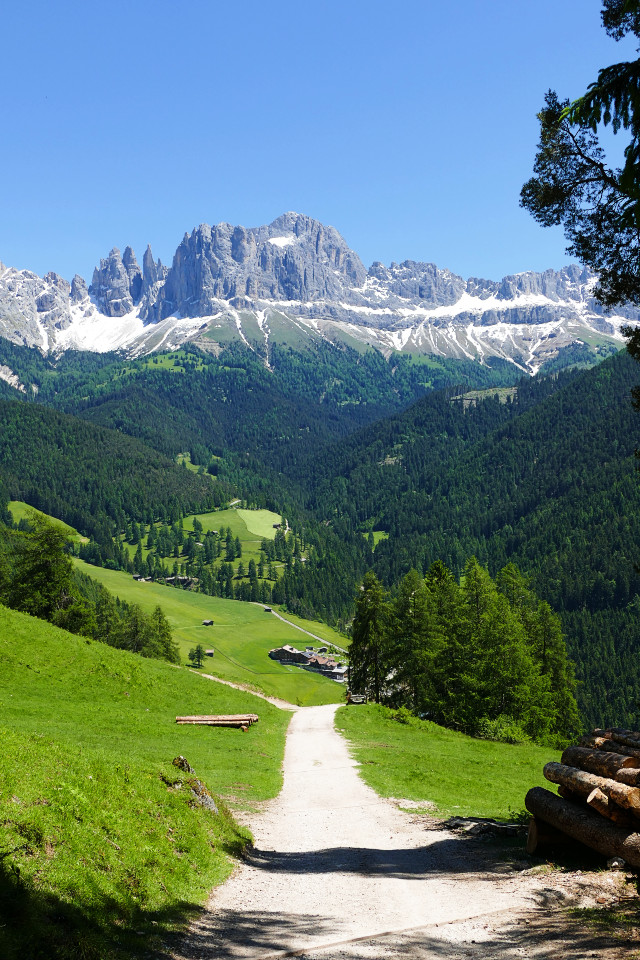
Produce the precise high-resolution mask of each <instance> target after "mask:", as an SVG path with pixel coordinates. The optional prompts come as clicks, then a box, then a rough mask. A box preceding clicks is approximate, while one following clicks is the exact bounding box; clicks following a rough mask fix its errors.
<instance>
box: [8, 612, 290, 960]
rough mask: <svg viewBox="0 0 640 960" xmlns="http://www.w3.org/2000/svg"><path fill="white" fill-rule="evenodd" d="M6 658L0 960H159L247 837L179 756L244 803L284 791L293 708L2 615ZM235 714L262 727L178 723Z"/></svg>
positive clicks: (215, 789)
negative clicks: (198, 792)
mask: <svg viewBox="0 0 640 960" xmlns="http://www.w3.org/2000/svg"><path fill="white" fill-rule="evenodd" d="M0 664H1V667H2V668H1V670H0V711H1V717H2V719H1V726H2V731H1V733H0V736H1V737H2V745H3V749H2V763H1V764H0V838H1V840H2V843H1V847H2V854H3V855H2V859H0V893H1V895H0V956H2V957H3V960H23V958H26V957H43V958H44V957H52V958H53V957H69V958H71V957H83V958H86V960H107V958H109V960H111V958H115V957H117V958H129V957H133V956H138V955H139V953H140V952H144V955H145V956H149V951H150V950H151V951H152V952H154V955H155V951H156V950H158V951H160V948H161V945H162V944H161V939H162V938H164V937H165V936H166V934H167V932H168V931H170V930H171V928H172V927H174V926H175V925H176V924H181V923H184V921H185V919H186V918H187V916H188V914H189V913H190V912H191V911H192V910H193V909H197V908H198V907H199V906H200V905H201V904H202V903H203V902H204V900H205V899H206V897H207V895H208V893H209V890H210V888H211V886H213V885H214V884H216V883H220V882H222V880H224V879H225V877H226V876H227V875H228V872H229V869H230V864H229V859H228V853H230V852H235V853H237V852H238V851H239V849H240V846H241V845H242V844H243V843H244V842H245V839H244V837H246V834H244V833H243V831H240V830H239V829H238V828H237V827H236V826H235V824H234V823H233V821H232V820H231V818H230V817H229V816H228V815H227V814H226V813H225V812H224V808H221V812H220V813H218V814H216V813H215V812H211V811H209V810H207V809H205V808H203V807H201V806H198V805H197V804H194V802H193V798H192V795H191V792H190V777H192V776H193V775H190V774H188V773H184V772H182V771H180V770H179V769H178V768H177V767H175V766H173V764H172V760H173V758H174V757H176V756H178V755H182V756H185V757H186V758H187V760H188V761H189V763H190V764H191V765H192V766H193V767H194V769H195V776H196V777H198V778H199V779H200V780H201V781H203V782H204V784H205V785H206V786H207V787H208V788H209V790H210V791H211V792H212V793H213V794H214V795H218V796H222V797H224V798H226V800H227V802H228V803H230V804H231V805H232V806H236V807H243V808H246V807H248V806H249V807H250V806H251V805H252V804H253V803H254V802H255V801H261V800H264V799H267V798H270V797H273V796H275V795H276V794H277V793H278V791H279V789H280V786H281V765H282V756H283V749H284V738H285V733H286V728H287V725H288V721H289V717H290V715H289V714H288V713H287V712H285V711H281V710H278V709H277V708H276V707H273V706H271V704H269V703H266V702H265V701H264V700H258V699H257V698H255V697H253V696H251V695H250V694H249V693H244V692H242V691H236V690H233V689H231V688H229V687H226V686H224V685H222V684H218V683H215V682H213V681H211V680H207V679H205V678H203V677H200V676H198V675H197V674H195V673H193V672H192V671H190V670H185V669H183V668H176V667H173V666H171V665H169V664H166V663H163V662H160V661H155V660H144V659H143V658H142V657H139V656H136V655H135V654H130V653H127V652H125V651H120V650H113V649H112V648H111V647H108V646H106V645H104V644H101V643H98V642H95V641H90V640H86V639H84V638H80V637H76V636H73V635H71V634H68V633H66V632H65V631H62V630H58V629H57V628H55V627H53V626H51V625H50V624H47V623H44V622H43V621H39V620H34V619H32V618H31V617H28V616H26V615H24V614H20V613H17V612H15V611H11V610H7V609H6V608H4V607H0ZM242 712H254V713H257V714H258V715H259V718H260V719H259V722H258V724H256V725H254V726H252V727H251V728H250V729H249V730H248V731H247V733H243V732H242V731H240V730H234V729H215V728H209V727H191V726H188V727H184V726H178V725H177V724H176V723H175V718H176V716H178V715H180V714H185V713H195V714H200V713H242ZM139 932H141V933H142V934H143V935H144V936H142V935H140V934H139Z"/></svg>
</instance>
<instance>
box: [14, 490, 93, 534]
mask: <svg viewBox="0 0 640 960" xmlns="http://www.w3.org/2000/svg"><path fill="white" fill-rule="evenodd" d="M8 507H9V511H10V513H11V516H12V517H13V522H14V523H20V521H21V520H29V519H30V518H31V517H33V515H34V514H35V515H36V516H38V517H46V519H47V520H49V521H50V523H52V524H53V525H54V526H55V527H58V528H59V529H60V530H62V532H63V533H65V534H66V535H67V536H68V537H69V539H70V540H72V541H73V542H74V543H86V542H87V538H86V537H83V536H81V535H80V534H79V533H78V531H77V530H76V529H75V528H74V527H71V526H69V524H68V523H65V522H64V520H58V519H57V518H56V517H50V516H49V514H48V513H43V512H42V510H36V508H35V507H30V506H29V504H28V503H23V502H22V500H10V501H9V503H8Z"/></svg>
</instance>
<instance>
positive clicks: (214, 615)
mask: <svg viewBox="0 0 640 960" xmlns="http://www.w3.org/2000/svg"><path fill="white" fill-rule="evenodd" d="M74 562H75V563H76V565H77V566H78V568H79V569H81V570H82V572H83V573H86V574H87V575H88V576H90V577H93V579H94V580H97V581H98V582H99V583H102V584H103V585H104V586H105V587H106V588H107V589H108V590H109V591H110V592H111V593H113V594H114V595H115V596H117V597H120V599H121V600H126V601H127V603H137V604H138V605H139V606H140V607H141V608H142V609H143V610H144V611H145V612H148V613H150V612H151V611H153V610H154V609H155V607H156V606H158V604H159V605H160V606H161V607H162V609H163V611H164V613H165V616H166V617H167V619H168V621H169V624H170V626H171V630H172V632H173V636H174V638H175V639H176V640H177V642H178V645H179V647H180V655H181V658H182V660H183V662H184V663H187V662H188V660H187V657H188V653H189V650H191V649H192V648H194V647H196V646H197V645H198V644H199V643H200V644H202V646H203V647H205V649H213V650H215V654H214V656H213V657H206V658H205V665H204V667H203V670H204V672H206V673H211V674H214V675H215V676H217V677H222V678H223V679H224V680H232V681H234V682H236V683H243V684H248V685H249V686H251V687H253V688H255V689H256V690H260V691H261V692H263V693H266V694H269V695H270V696H275V697H281V698H282V699H284V700H288V701H289V702H290V703H294V704H298V705H300V706H314V705H318V704H322V703H340V702H341V700H342V699H343V697H344V686H343V685H342V684H338V683H336V682H335V681H334V680H329V679H327V678H326V677H322V676H320V675H318V674H314V673H309V672H308V671H306V670H302V669H300V668H299V667H285V666H282V665H281V664H279V663H277V662H276V661H274V660H270V659H269V656H268V653H269V650H271V649H272V648H273V647H278V646H280V645H282V644H284V643H290V644H292V645H293V646H297V647H300V645H302V646H305V645H306V644H307V643H312V641H311V640H310V638H309V637H307V636H306V635H305V634H304V633H301V631H300V630H297V629H296V628H295V627H292V626H290V625H289V624H286V623H283V622H282V621H281V620H279V619H278V618H277V617H275V616H273V614H270V613H265V610H264V608H263V607H262V605H260V604H254V603H240V602H239V601H237V600H224V599H222V598H220V597H209V596H207V595H206V594H203V593H193V592H192V591H190V590H179V589H176V588H174V587H166V586H163V585H162V584H157V583H151V582H143V583H141V582H138V581H136V580H134V579H133V577H132V576H131V575H130V574H127V573H123V572H122V571H118V570H107V569H106V568H104V567H93V566H90V565H89V564H86V563H83V562H82V561H81V560H75V561H74ZM203 620H213V626H210V627H205V626H203V625H202V621H203ZM300 623H301V624H303V623H304V624H305V629H308V630H310V631H311V632H315V631H314V628H315V627H316V626H317V625H316V624H315V623H313V622H309V621H302V620H300ZM325 629H328V628H325ZM336 636H338V635H337V634H336Z"/></svg>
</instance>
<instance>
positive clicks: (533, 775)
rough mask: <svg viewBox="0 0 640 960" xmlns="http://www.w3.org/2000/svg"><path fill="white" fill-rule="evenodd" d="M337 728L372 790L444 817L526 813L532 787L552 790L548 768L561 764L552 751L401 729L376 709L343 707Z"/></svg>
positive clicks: (417, 727)
mask: <svg viewBox="0 0 640 960" xmlns="http://www.w3.org/2000/svg"><path fill="white" fill-rule="evenodd" d="M336 725H337V727H338V729H339V730H340V731H341V732H342V733H343V734H344V736H345V737H346V738H347V740H348V741H349V742H350V744H351V749H352V752H353V755H354V757H355V758H356V760H358V761H359V763H360V764H361V765H362V766H361V769H360V774H361V776H362V778H363V779H364V780H365V781H366V782H367V783H368V784H369V786H371V787H373V789H374V790H376V791H377V792H378V793H379V794H380V795H381V796H383V797H402V798H404V799H407V800H430V801H431V802H432V803H435V804H436V805H437V814H438V815H440V816H445V815H449V814H456V815H459V816H467V815H473V816H481V817H496V818H509V817H510V816H512V815H513V814H516V813H519V812H520V811H522V810H523V809H524V798H525V794H526V792H527V790H529V788H530V787H534V786H547V787H548V783H547V782H546V781H545V779H544V777H543V776H542V768H543V766H544V764H545V763H548V762H549V761H550V760H559V758H560V755H559V753H557V751H555V750H552V749H548V748H546V747H538V746H535V745H533V744H517V745H511V744H505V743H490V742H489V741H486V740H475V739H473V738H472V737H466V736H465V735H464V734H462V733H456V732H455V731H453V730H445V729H444V728H443V727H439V726H437V725H436V724H435V723H430V722H429V721H426V720H417V719H416V720H413V721H412V722H411V723H409V724H403V723H398V721H397V720H394V719H393V711H390V710H387V709H386V708H385V707H378V706H376V705H375V704H368V705H367V706H359V707H343V708H342V709H341V710H339V711H338V713H337V715H336Z"/></svg>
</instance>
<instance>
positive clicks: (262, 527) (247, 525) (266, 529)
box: [123, 464, 283, 570]
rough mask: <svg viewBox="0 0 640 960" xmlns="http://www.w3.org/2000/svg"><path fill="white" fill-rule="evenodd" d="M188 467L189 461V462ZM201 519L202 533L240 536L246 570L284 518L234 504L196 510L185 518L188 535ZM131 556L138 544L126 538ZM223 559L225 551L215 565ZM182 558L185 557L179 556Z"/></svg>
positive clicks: (170, 560)
mask: <svg viewBox="0 0 640 960" xmlns="http://www.w3.org/2000/svg"><path fill="white" fill-rule="evenodd" d="M187 466H188V467H189V464H187ZM194 520H198V521H199V522H200V523H201V524H202V533H203V535H204V534H206V533H208V532H209V531H210V530H214V531H216V532H218V531H220V530H223V529H224V530H231V535H232V536H233V537H234V539H235V537H237V538H238V539H239V540H240V544H241V546H242V558H241V559H242V563H243V565H244V567H245V570H246V568H247V566H248V563H249V560H255V562H256V563H258V561H259V559H260V547H261V544H262V541H263V540H273V539H275V534H276V529H275V524H279V523H280V522H281V521H282V517H281V516H280V515H279V514H277V513H273V512H272V511H271V510H243V509H236V508H235V507H232V508H230V509H227V510H214V511H212V512H210V513H197V514H190V515H189V516H186V517H185V518H184V519H183V521H182V525H183V529H184V531H185V534H188V533H189V531H191V530H193V521H194ZM154 526H155V527H156V529H158V530H159V529H160V527H161V524H160V523H156V524H154ZM123 542H124V545H125V547H126V548H127V551H128V553H129V556H130V557H131V558H132V559H133V556H134V555H135V552H136V549H137V547H136V546H135V545H134V544H132V543H128V542H127V541H123ZM146 542H147V538H146V536H145V537H143V540H142V556H143V558H144V559H145V560H146V559H147V556H148V555H149V550H148V549H147V547H146ZM223 559H224V551H223V555H222V557H221V558H220V559H219V560H218V561H217V562H216V563H215V564H214V566H215V567H218V566H219V565H220V563H222V561H223ZM180 560H182V558H180ZM165 563H167V564H168V565H169V566H171V564H172V563H173V558H171V557H169V558H167V559H166V560H165ZM238 563H239V561H238V560H234V561H232V565H233V568H234V570H237V569H238ZM274 567H275V568H276V569H277V570H281V569H282V567H283V564H282V563H281V562H280V561H277V560H276V561H274Z"/></svg>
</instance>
